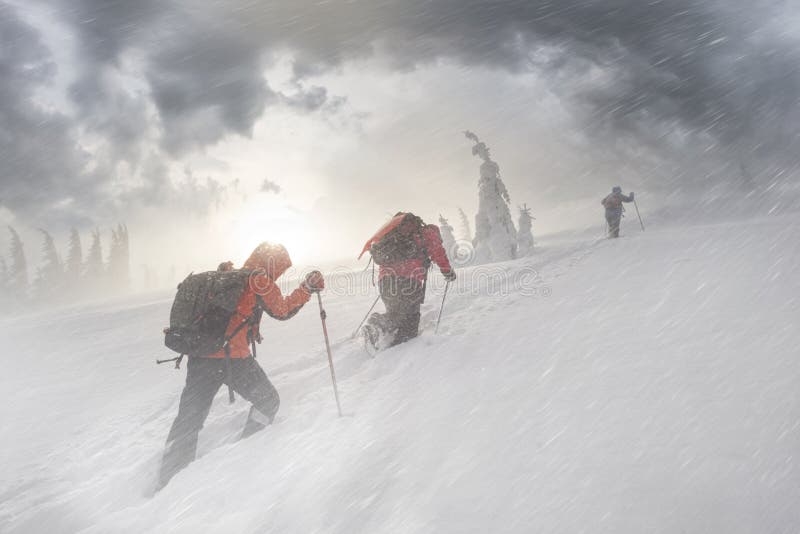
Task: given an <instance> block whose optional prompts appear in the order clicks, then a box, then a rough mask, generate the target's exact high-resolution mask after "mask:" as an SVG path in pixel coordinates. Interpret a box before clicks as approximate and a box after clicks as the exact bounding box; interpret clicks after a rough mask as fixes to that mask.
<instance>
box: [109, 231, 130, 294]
mask: <svg viewBox="0 0 800 534" xmlns="http://www.w3.org/2000/svg"><path fill="white" fill-rule="evenodd" d="M108 274H109V275H110V279H111V283H112V284H114V288H115V289H117V290H125V289H127V288H128V287H129V286H130V250H129V246H128V227H127V226H125V225H124V224H119V225H117V228H116V229H112V230H111V251H110V253H109V257H108Z"/></svg>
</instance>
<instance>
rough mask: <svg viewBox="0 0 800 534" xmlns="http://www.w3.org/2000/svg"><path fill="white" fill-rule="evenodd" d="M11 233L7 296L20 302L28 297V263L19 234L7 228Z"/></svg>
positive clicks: (11, 228)
mask: <svg viewBox="0 0 800 534" xmlns="http://www.w3.org/2000/svg"><path fill="white" fill-rule="evenodd" d="M8 230H9V231H10V232H11V267H10V268H9V272H8V289H9V295H10V297H11V298H12V299H13V300H16V301H22V300H25V299H26V298H27V297H28V262H27V260H26V259H25V245H24V244H23V243H22V240H21V239H20V238H19V234H17V231H16V230H14V228H13V227H11V226H9V227H8Z"/></svg>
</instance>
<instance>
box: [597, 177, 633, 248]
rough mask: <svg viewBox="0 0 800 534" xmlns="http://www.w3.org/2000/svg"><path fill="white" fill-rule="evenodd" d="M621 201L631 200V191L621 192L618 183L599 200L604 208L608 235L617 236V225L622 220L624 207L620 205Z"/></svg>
mask: <svg viewBox="0 0 800 534" xmlns="http://www.w3.org/2000/svg"><path fill="white" fill-rule="evenodd" d="M623 202H633V192H631V194H630V195H628V196H625V195H623V194H622V188H621V187H620V186H618V185H616V186H614V188H613V189H612V190H611V194H610V195H608V196H607V197H606V198H604V199H603V200H602V201H601V204H602V205H603V207H604V208H605V209H606V222H607V223H608V237H610V238H617V237H619V225H620V222H621V220H622V214H623V212H624V211H625V208H624V207H623V206H622V203H623Z"/></svg>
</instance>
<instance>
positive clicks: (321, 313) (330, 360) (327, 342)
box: [317, 292, 342, 417]
mask: <svg viewBox="0 0 800 534" xmlns="http://www.w3.org/2000/svg"><path fill="white" fill-rule="evenodd" d="M317 302H319V318H320V319H322V333H323V334H324V335H325V348H326V349H327V351H328V365H329V366H330V368H331V382H333V396H334V397H335V398H336V409H338V410H339V417H341V416H342V405H341V404H339V388H337V387H336V373H335V372H334V370H333V355H332V354H331V342H330V339H328V327H327V325H326V324H325V319H327V317H328V314H327V313H325V308H323V307H322V297H321V296H320V294H319V292H317Z"/></svg>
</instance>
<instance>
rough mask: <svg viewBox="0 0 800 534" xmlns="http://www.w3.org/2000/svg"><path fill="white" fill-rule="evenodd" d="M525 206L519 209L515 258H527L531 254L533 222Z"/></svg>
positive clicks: (529, 211) (528, 209)
mask: <svg viewBox="0 0 800 534" xmlns="http://www.w3.org/2000/svg"><path fill="white" fill-rule="evenodd" d="M534 220H535V218H534V217H533V216H532V215H531V209H530V208H529V207H528V205H527V204H524V205H523V206H522V207H520V208H519V231H518V232H517V256H519V257H522V256H528V255H529V254H531V253H532V252H533V221H534Z"/></svg>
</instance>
